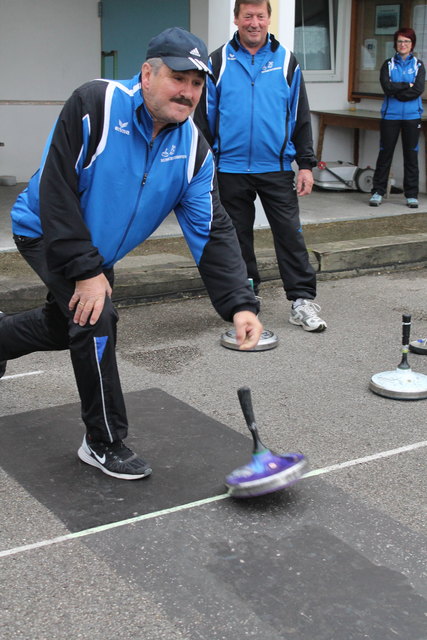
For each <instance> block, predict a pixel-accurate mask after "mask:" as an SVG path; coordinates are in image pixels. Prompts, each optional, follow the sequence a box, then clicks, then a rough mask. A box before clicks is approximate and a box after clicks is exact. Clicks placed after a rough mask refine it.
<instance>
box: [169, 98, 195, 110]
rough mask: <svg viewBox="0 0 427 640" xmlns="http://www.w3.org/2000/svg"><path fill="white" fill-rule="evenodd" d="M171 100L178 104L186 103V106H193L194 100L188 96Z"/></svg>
mask: <svg viewBox="0 0 427 640" xmlns="http://www.w3.org/2000/svg"><path fill="white" fill-rule="evenodd" d="M171 102H176V103H177V104H182V105H184V107H190V108H191V107H192V106H193V102H192V101H191V100H189V99H188V98H183V97H181V98H171Z"/></svg>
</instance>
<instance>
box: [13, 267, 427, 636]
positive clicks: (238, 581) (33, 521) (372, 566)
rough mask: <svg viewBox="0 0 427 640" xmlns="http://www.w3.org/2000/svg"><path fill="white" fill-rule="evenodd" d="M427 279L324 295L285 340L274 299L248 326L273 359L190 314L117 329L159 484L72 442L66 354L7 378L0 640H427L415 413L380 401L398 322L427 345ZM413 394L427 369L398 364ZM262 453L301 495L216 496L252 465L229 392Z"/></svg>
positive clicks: (20, 367)
mask: <svg viewBox="0 0 427 640" xmlns="http://www.w3.org/2000/svg"><path fill="white" fill-rule="evenodd" d="M426 276H427V270H426V269H425V268H419V269H415V270H408V271H399V272H394V273H390V272H389V273H387V272H384V271H383V272H381V273H380V272H379V273H370V274H369V275H362V276H358V277H352V278H341V279H329V280H325V281H320V282H319V290H318V302H319V303H320V305H321V307H322V310H321V315H322V317H324V318H325V320H326V321H327V323H328V329H327V330H326V331H325V332H324V333H320V334H310V333H307V332H304V331H303V330H302V329H301V328H299V327H295V326H293V325H291V324H290V323H289V322H288V315H289V303H288V302H287V301H286V300H285V298H284V294H283V291H282V290H281V287H280V286H279V285H278V283H277V282H270V283H268V284H266V285H265V286H264V287H263V288H262V291H261V295H262V311H261V316H260V317H261V320H262V321H263V323H264V326H265V328H266V329H270V330H272V331H274V332H275V333H276V335H277V336H278V338H279V343H278V346H277V348H275V349H273V350H270V351H265V352H258V353H256V352H255V353H241V352H236V351H233V350H230V349H225V348H224V347H222V346H221V345H220V337H221V334H222V333H223V332H224V331H225V329H226V328H227V326H224V323H223V322H222V320H221V319H220V318H219V317H218V316H217V315H216V314H215V312H214V311H213V309H212V308H211V305H210V303H209V300H208V299H207V298H206V297H205V296H203V295H201V296H200V297H195V298H192V299H187V300H176V301H163V302H158V303H153V304H142V305H138V306H134V307H127V308H123V309H121V310H120V322H119V334H118V358H119V366H120V371H121V377H122V384H123V390H124V392H125V397H126V401H127V406H128V413H129V418H130V423H131V431H130V435H129V440H128V441H129V443H130V444H131V446H132V447H134V448H135V449H136V450H137V451H138V452H140V453H142V454H143V455H145V456H146V457H147V459H148V460H149V461H150V462H151V464H152V466H153V475H152V476H151V477H150V478H148V479H146V480H142V481H139V482H123V481H118V480H114V479H112V478H108V477H107V476H104V475H103V474H102V473H100V472H99V471H97V470H96V469H94V468H92V467H88V466H87V465H84V464H83V463H82V462H80V461H79V460H78V458H77V455H76V451H77V448H78V446H79V444H80V441H81V437H82V434H83V425H82V422H81V419H80V416H79V406H78V401H77V392H76V388H75V383H74V380H73V376H72V370H71V365H70V362H69V358H68V354H67V353H66V352H59V353H40V354H32V355H28V356H25V357H23V358H20V359H19V360H15V361H12V362H9V363H8V368H7V372H6V376H5V377H4V378H3V379H1V380H0V399H1V400H0V402H1V411H0V413H1V417H0V433H1V434H2V435H1V438H2V447H1V448H0V466H1V469H2V470H1V472H0V474H1V480H2V482H1V496H0V501H1V513H2V527H1V532H0V549H1V551H0V562H1V572H0V575H1V577H0V582H1V591H2V596H1V598H2V608H1V614H0V615H1V623H0V624H1V625H2V626H1V631H0V636H1V637H2V638H5V639H6V638H7V640H15V639H18V638H19V639H26V640H46V639H47V638H49V639H51V638H55V640H62V639H64V640H65V639H67V640H70V639H74V638H91V640H97V639H98V638H99V639H100V640H101V639H102V640H112V639H113V638H116V637H118V636H119V637H121V638H123V639H124V640H127V639H129V640H130V639H132V640H133V639H134V638H137V639H141V640H142V639H143V638H144V639H149V640H160V639H162V640H164V639H165V638H168V640H200V639H202V640H231V639H233V640H244V639H247V638H261V637H262V638H268V639H269V640H294V639H297V640H313V639H314V638H316V640H361V639H366V638H367V639H369V640H390V639H391V638H397V639H399V638H400V639H401V640H426V638H427V631H426V617H425V613H426V604H427V581H426V566H427V563H426V560H427V558H426V549H427V544H426V533H427V531H426V508H425V507H426V481H425V478H426V473H425V471H426V465H425V451H426V446H427V440H426V415H427V414H426V407H427V400H424V399H422V400H421V399H420V400H416V401H413V400H394V399H388V398H383V397H380V396H378V395H375V394H373V393H372V392H371V391H370V389H369V381H370V378H371V376H372V375H373V374H375V373H377V372H381V371H385V370H393V369H394V368H395V367H396V366H397V365H398V363H399V362H400V356H401V322H402V314H404V313H410V314H411V317H412V331H411V335H412V337H424V336H425V335H426V334H427V310H426V303H425V301H426V292H427V285H426ZM409 362H410V364H411V366H412V368H413V370H414V371H417V372H419V373H422V374H425V375H426V376H427V358H426V357H425V356H416V355H413V354H410V355H409ZM243 385H248V386H249V387H250V388H251V390H252V398H253V403H254V410H255V415H256V418H257V422H258V426H259V429H260V432H261V436H262V439H263V441H264V443H265V444H266V445H267V446H268V447H269V448H271V449H272V450H275V451H278V452H282V453H284V452H289V451H301V452H303V453H304V454H305V455H306V456H307V458H308V460H309V463H310V471H309V472H308V473H307V475H306V477H305V478H303V479H302V480H301V481H300V482H299V483H297V484H296V485H294V487H293V488H291V489H289V490H284V491H279V492H277V493H274V494H271V495H270V496H265V497H264V498H257V499H250V500H236V499H232V498H230V497H228V496H227V494H226V492H225V488H224V484H223V481H224V475H225V473H226V472H227V471H231V469H232V468H234V467H235V466H238V465H240V464H241V463H242V462H245V461H248V460H249V457H250V452H251V438H250V435H249V432H248V430H247V428H246V425H245V422H244V419H243V416H242V414H241V410H240V407H239V403H238V399H237V389H238V388H239V387H240V386H243Z"/></svg>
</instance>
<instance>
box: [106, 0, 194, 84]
mask: <svg viewBox="0 0 427 640" xmlns="http://www.w3.org/2000/svg"><path fill="white" fill-rule="evenodd" d="M189 5H190V1H189V0H151V1H148V0H102V2H100V3H99V6H100V10H101V48H102V62H103V64H102V69H101V74H102V75H103V76H104V77H105V78H115V79H120V78H121V79H124V78H131V77H132V76H134V75H135V74H136V73H138V72H139V71H140V69H141V65H142V63H143V62H144V60H145V53H146V51H147V45H148V42H149V40H150V39H151V38H152V37H153V36H155V35H156V34H158V33H160V32H161V31H163V30H164V29H167V28H168V27H183V28H184V29H189V25H190V7H189Z"/></svg>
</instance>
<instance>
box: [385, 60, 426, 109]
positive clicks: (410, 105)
mask: <svg viewBox="0 0 427 640" xmlns="http://www.w3.org/2000/svg"><path fill="white" fill-rule="evenodd" d="M425 79H426V70H425V67H424V64H423V63H422V61H421V60H418V59H417V58H416V57H415V56H414V55H413V54H412V53H410V54H409V56H408V57H407V58H406V59H405V60H404V59H403V58H402V56H401V55H399V54H398V53H396V55H394V56H393V57H392V58H388V59H387V60H385V62H384V63H383V65H382V67H381V70H380V82H381V86H382V89H383V91H384V94H385V96H384V101H383V104H382V107H381V115H382V117H383V118H384V119H385V120H418V119H419V118H421V116H422V113H423V102H422V99H421V95H422V94H423V93H424V84H425ZM410 84H412V85H413V86H412V87H410V86H409V85H410Z"/></svg>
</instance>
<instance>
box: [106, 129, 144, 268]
mask: <svg viewBox="0 0 427 640" xmlns="http://www.w3.org/2000/svg"><path fill="white" fill-rule="evenodd" d="M153 144H154V143H153V140H151V141H150V144H149V145H148V151H147V160H148V156H149V154H150V153H151V151H152V150H153ZM147 165H148V162H146V166H147ZM148 173H149V172H148V171H145V173H144V175H143V176H142V180H141V183H140V185H139V191H138V197H137V199H136V204H135V207H134V210H133V213H132V215H131V217H130V219H129V222H128V223H127V226H126V229H125V232H124V234H123V236H122V239H121V241H120V244H119V246H118V247H117V251H116V253H115V255H114V258H113V261H112V262H113V264H115V262H116V258H117V255H118V254H119V253H120V249H121V248H122V246H123V245H124V242H125V240H126V238H127V236H128V233H129V229H130V228H131V226H132V224H133V221H134V220H135V217H136V214H137V211H138V208H139V203H140V201H141V196H142V191H143V189H144V187H145V184H146V182H147V178H148Z"/></svg>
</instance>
